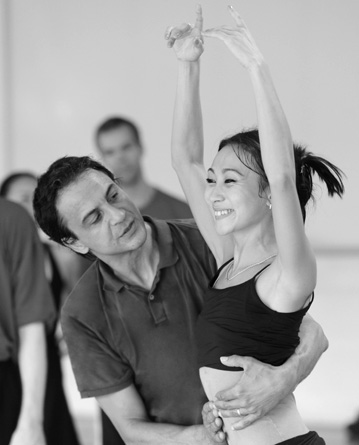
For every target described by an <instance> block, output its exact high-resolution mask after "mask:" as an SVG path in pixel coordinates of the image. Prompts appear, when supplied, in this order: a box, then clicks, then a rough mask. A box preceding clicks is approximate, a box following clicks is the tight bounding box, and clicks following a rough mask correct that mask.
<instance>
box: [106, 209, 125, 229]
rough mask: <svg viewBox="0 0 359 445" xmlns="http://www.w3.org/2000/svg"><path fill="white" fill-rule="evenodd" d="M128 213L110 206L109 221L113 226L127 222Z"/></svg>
mask: <svg viewBox="0 0 359 445" xmlns="http://www.w3.org/2000/svg"><path fill="white" fill-rule="evenodd" d="M125 217H126V211H125V210H124V209H119V208H116V207H114V206H111V205H109V208H108V219H109V222H110V224H111V225H116V224H119V223H122V222H123V221H124V220H125Z"/></svg>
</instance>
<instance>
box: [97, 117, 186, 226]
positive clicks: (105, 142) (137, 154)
mask: <svg viewBox="0 0 359 445" xmlns="http://www.w3.org/2000/svg"><path fill="white" fill-rule="evenodd" d="M95 142H96V146H97V149H98V151H99V153H100V155H101V157H102V160H103V162H104V164H105V165H106V167H107V168H108V169H109V170H111V171H112V172H113V173H114V175H115V177H116V178H118V179H119V181H120V183H121V187H122V188H123V190H124V191H125V192H126V193H127V195H128V196H129V198H130V199H131V201H132V202H133V203H134V204H135V205H136V207H137V208H138V209H139V210H140V212H141V213H142V215H148V216H152V217H153V218H158V219H185V218H192V213H191V211H190V209H189V207H188V205H187V204H186V203H185V202H184V201H181V200H179V199H177V198H175V197H173V196H171V195H169V194H167V193H164V192H163V191H161V190H159V189H157V188H155V187H153V186H151V185H150V184H149V183H148V182H147V181H146V180H145V178H144V175H143V171H142V157H143V152H144V149H143V145H142V141H141V137H140V132H139V130H138V128H137V126H136V125H135V124H134V123H133V122H131V121H129V120H128V119H125V118H123V117H118V116H114V117H111V118H109V119H106V120H105V121H104V122H102V124H100V126H99V127H98V128H97V130H96V134H95Z"/></svg>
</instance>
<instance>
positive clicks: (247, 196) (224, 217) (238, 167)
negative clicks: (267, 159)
mask: <svg viewBox="0 0 359 445" xmlns="http://www.w3.org/2000/svg"><path fill="white" fill-rule="evenodd" d="M207 178H208V179H207V182H208V185H207V188H206V192H205V199H206V202H207V204H208V206H209V207H210V209H211V211H212V214H213V218H214V221H215V226H216V230H217V232H218V233H219V234H220V235H226V234H228V233H233V232H236V231H239V230H241V231H243V230H245V231H248V230H251V228H254V227H255V226H256V225H258V224H259V223H260V222H261V221H263V218H264V217H265V216H266V215H268V211H269V210H268V207H267V206H266V201H267V198H266V196H265V193H263V197H261V196H260V194H259V175H258V174H257V173H255V172H253V171H252V170H250V169H249V168H248V167H246V166H245V165H244V164H243V163H242V162H241V161H240V160H239V159H238V157H237V155H236V153H235V152H234V150H233V148H232V146H226V147H224V148H222V150H221V151H219V152H218V153H217V155H216V157H215V158H214V161H213V164H212V167H211V168H210V169H209V170H208V177H207Z"/></svg>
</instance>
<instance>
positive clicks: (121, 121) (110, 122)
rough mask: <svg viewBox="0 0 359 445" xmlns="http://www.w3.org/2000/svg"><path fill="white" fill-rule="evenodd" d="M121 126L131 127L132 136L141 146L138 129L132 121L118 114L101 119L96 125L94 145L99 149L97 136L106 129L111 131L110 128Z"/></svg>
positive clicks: (114, 128)
mask: <svg viewBox="0 0 359 445" xmlns="http://www.w3.org/2000/svg"><path fill="white" fill-rule="evenodd" d="M121 127H128V128H130V129H131V131H132V133H133V136H134V137H135V140H136V142H137V143H138V145H139V146H140V147H141V146H142V144H141V136H140V131H139V129H138V127H137V125H136V124H134V123H133V122H132V121H130V120H129V119H125V118H123V117H120V116H113V117H110V118H108V119H106V120H105V121H103V122H102V123H101V124H100V125H99V126H98V127H97V130H96V132H95V142H96V146H97V148H98V149H99V150H101V147H100V144H99V138H100V135H101V134H102V133H106V132H108V131H112V130H116V129H118V128H121Z"/></svg>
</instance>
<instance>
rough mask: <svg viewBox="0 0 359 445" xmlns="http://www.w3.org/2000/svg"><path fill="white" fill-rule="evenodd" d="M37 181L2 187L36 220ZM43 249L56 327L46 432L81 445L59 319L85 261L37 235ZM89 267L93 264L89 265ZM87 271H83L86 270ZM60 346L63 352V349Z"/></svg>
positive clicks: (27, 175)
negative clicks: (70, 403) (71, 406)
mask: <svg viewBox="0 0 359 445" xmlns="http://www.w3.org/2000/svg"><path fill="white" fill-rule="evenodd" d="M36 185H37V178H36V176H35V175H34V174H33V173H31V172H25V171H22V172H17V173H13V174H10V175H9V176H7V177H6V178H5V179H4V181H3V182H2V184H1V186H0V196H3V197H5V198H7V199H8V200H9V201H13V202H16V203H18V204H20V205H22V206H23V207H24V208H25V209H26V210H27V211H28V213H29V214H30V216H31V217H32V218H33V208H32V199H33V195H34V190H35V188H36ZM38 233H39V235H40V239H41V241H42V246H43V258H44V263H43V266H44V271H45V275H46V278H47V280H48V282H49V284H50V288H51V291H52V293H51V294H50V295H49V298H50V299H51V300H53V304H54V307H55V310H56V323H55V325H54V328H53V329H52V330H50V331H49V332H48V334H47V337H46V346H47V363H48V373H47V383H46V392H45V414H44V430H45V436H46V441H47V443H48V444H49V445H78V444H79V440H78V437H77V433H76V429H75V426H74V423H73V420H72V417H71V414H70V411H69V408H68V404H67V400H66V396H65V392H64V388H63V374H62V368H61V350H64V347H65V345H64V343H62V341H61V340H62V336H61V332H60V329H56V328H59V324H58V323H57V322H58V318H59V313H60V309H61V306H62V303H63V301H64V298H65V297H66V296H67V295H68V294H69V292H70V291H71V289H72V288H73V287H74V285H75V284H76V281H77V280H78V279H79V278H80V276H81V275H82V269H83V266H82V264H83V263H84V260H83V259H82V258H81V257H80V256H79V255H76V254H74V253H73V252H70V251H68V249H65V248H63V247H61V246H59V245H57V244H55V243H53V242H51V241H49V240H48V238H47V236H46V235H45V234H44V233H43V232H42V231H41V230H39V231H38ZM86 264H88V265H89V264H90V262H88V263H87V262H86ZM83 271H84V270H83ZM60 344H61V346H62V347H61V348H60Z"/></svg>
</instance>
